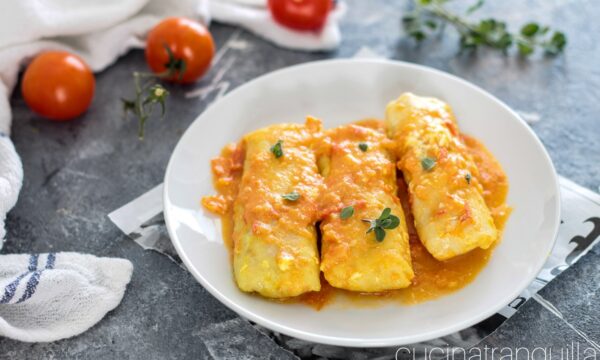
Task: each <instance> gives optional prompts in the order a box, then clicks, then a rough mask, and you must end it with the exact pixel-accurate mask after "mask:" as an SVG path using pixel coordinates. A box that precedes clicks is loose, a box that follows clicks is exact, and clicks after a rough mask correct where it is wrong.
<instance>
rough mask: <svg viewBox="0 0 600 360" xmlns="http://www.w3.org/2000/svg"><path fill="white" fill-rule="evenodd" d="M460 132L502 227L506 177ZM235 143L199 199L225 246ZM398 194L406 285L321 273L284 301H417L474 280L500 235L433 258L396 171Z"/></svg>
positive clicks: (379, 126)
mask: <svg viewBox="0 0 600 360" xmlns="http://www.w3.org/2000/svg"><path fill="white" fill-rule="evenodd" d="M355 124H358V125H361V126H364V127H369V128H371V129H375V130H378V131H381V132H383V131H385V125H384V123H383V122H382V121H379V120H376V119H367V120H361V121H358V122H356V123H355ZM461 136H462V140H463V141H464V143H465V145H466V146H467V148H468V150H469V152H470V154H471V156H472V157H473V160H474V161H475V163H476V165H477V168H478V170H479V178H478V180H479V182H480V183H481V185H482V187H483V197H484V200H485V202H486V205H487V206H488V207H489V209H490V212H491V215H492V218H493V220H494V223H495V226H496V227H497V229H498V230H499V231H501V230H502V229H503V227H504V224H505V222H506V220H507V219H508V217H509V215H510V211H511V209H510V207H509V206H508V205H507V204H506V197H507V194H508V179H507V177H506V175H505V173H504V171H503V170H502V167H501V166H500V164H499V163H498V161H497V160H496V159H495V158H494V156H493V155H492V154H491V153H490V152H489V151H488V150H487V149H486V147H485V146H484V145H483V144H482V143H481V142H479V141H478V140H477V139H475V138H473V137H471V136H468V135H464V134H462V135H461ZM240 147H241V145H229V146H228V147H225V148H224V149H223V151H222V153H221V155H220V156H219V157H217V158H215V159H214V160H213V162H212V171H213V176H214V183H215V188H216V190H217V193H218V195H215V196H210V197H205V198H203V199H202V204H203V205H204V206H205V207H206V208H207V209H209V210H211V211H213V212H215V213H217V214H219V215H220V216H221V218H222V224H223V228H222V231H223V239H224V241H225V244H226V245H227V246H228V247H229V248H230V249H231V244H232V242H231V236H232V232H233V220H232V217H233V212H232V209H231V207H232V204H233V200H234V199H235V197H236V193H237V188H238V186H239V180H240V178H241V167H242V164H243V150H242V149H241V148H240ZM398 196H399V198H400V200H401V202H402V206H403V208H404V213H405V216H406V223H407V226H408V233H409V241H410V252H411V258H412V265H413V270H414V274H415V276H414V278H413V280H412V283H411V286H409V287H408V288H405V289H400V290H393V291H384V292H379V293H361V292H353V291H347V290H341V289H337V288H334V287H332V286H331V285H329V284H328V283H327V281H326V280H325V279H324V277H323V276H322V275H321V290H320V291H315V292H308V293H305V294H303V295H300V296H298V297H296V298H291V299H287V300H285V301H287V302H300V303H303V304H306V305H308V306H310V307H312V308H315V309H317V310H319V309H321V308H323V307H324V306H327V304H330V303H331V302H332V301H333V300H334V299H343V300H348V301H349V303H350V304H351V305H355V306H359V307H363V306H367V307H369V306H378V305H380V304H381V303H382V302H383V303H387V302H390V301H391V302H399V303H402V304H417V303H421V302H424V301H428V300H433V299H436V298H439V297H441V296H444V295H447V294H450V293H453V292H455V291H458V290H460V289H461V288H463V287H465V286H466V285H468V284H469V283H470V282H471V281H473V280H474V279H475V278H476V277H477V274H479V272H480V271H481V270H482V269H483V268H484V267H485V265H486V264H487V263H488V261H489V259H490V257H491V255H492V252H493V250H494V247H495V245H497V243H498V242H499V241H500V240H498V241H497V242H496V244H494V245H493V246H491V247H490V248H488V249H485V250H483V249H474V250H472V251H471V252H468V253H466V254H464V255H460V256H457V257H454V258H452V259H450V260H446V261H439V260H436V259H435V258H434V257H433V256H431V255H430V254H429V252H428V251H427V250H426V249H425V247H424V246H423V245H422V243H421V241H420V240H419V238H418V235H417V232H416V230H415V228H414V225H413V224H414V221H413V218H412V214H411V212H410V207H409V205H408V194H407V189H406V183H405V182H404V180H403V179H402V176H401V175H399V177H398ZM279 301H281V300H279Z"/></svg>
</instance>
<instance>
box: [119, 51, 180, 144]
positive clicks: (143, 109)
mask: <svg viewBox="0 0 600 360" xmlns="http://www.w3.org/2000/svg"><path fill="white" fill-rule="evenodd" d="M164 47H165V50H166V51H167V55H168V56H169V59H168V61H167V63H166V64H165V67H166V70H165V71H163V72H161V73H158V74H154V73H148V72H141V71H134V72H133V84H134V88H135V97H134V98H133V99H123V98H122V99H121V102H122V104H123V112H124V114H125V117H127V115H128V114H129V113H132V114H133V115H134V116H135V117H136V118H137V119H138V122H139V129H138V136H139V138H140V140H142V139H144V128H145V125H146V120H148V118H150V116H151V115H152V113H153V112H154V108H155V105H157V104H158V105H160V110H161V114H160V116H161V119H162V118H164V117H165V111H166V100H167V97H168V96H169V92H168V91H167V90H166V89H165V88H164V87H163V86H162V85H160V84H158V83H155V81H154V80H155V79H158V80H162V79H172V78H173V77H174V76H176V75H178V79H181V78H182V77H183V74H184V73H185V70H186V64H185V61H184V60H183V59H178V58H176V57H175V55H174V54H173V52H172V51H171V48H169V47H168V46H167V45H166V44H165V45H164Z"/></svg>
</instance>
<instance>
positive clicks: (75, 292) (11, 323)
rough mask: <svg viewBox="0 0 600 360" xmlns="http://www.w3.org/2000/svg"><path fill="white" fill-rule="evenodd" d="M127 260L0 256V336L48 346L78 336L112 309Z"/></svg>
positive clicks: (121, 289)
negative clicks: (50, 343) (46, 343)
mask: <svg viewBox="0 0 600 360" xmlns="http://www.w3.org/2000/svg"><path fill="white" fill-rule="evenodd" d="M132 271H133V265H132V264H131V262H129V260H124V259H114V258H99V257H95V256H93V255H84V254H78V253H68V252H65V253H48V254H39V255H28V254H22V255H2V256H1V257H0V336H6V337H9V338H12V339H15V340H20V341H28V342H34V341H35V342H47V341H55V340H59V339H64V338H68V337H71V336H74V335H78V334H80V333H82V332H84V331H86V330H87V329H89V328H90V327H92V326H93V325H94V324H96V323H97V322H98V321H100V319H102V318H103V317H104V315H106V313H107V312H109V311H110V310H112V309H114V308H115V307H116V306H117V305H118V304H119V303H120V302H121V299H122V298H123V294H124V293H125V287H126V285H127V284H128V283H129V281H130V280H131V274H132Z"/></svg>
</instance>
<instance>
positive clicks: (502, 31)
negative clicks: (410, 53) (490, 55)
mask: <svg viewBox="0 0 600 360" xmlns="http://www.w3.org/2000/svg"><path fill="white" fill-rule="evenodd" d="M448 2H449V0H414V4H415V6H414V10H413V11H411V12H409V13H408V14H407V15H405V16H404V17H403V18H402V23H403V25H404V30H405V31H406V32H407V33H408V35H409V36H411V37H412V38H414V39H415V40H417V41H422V40H424V39H426V38H427V36H428V35H432V33H433V32H434V31H435V30H436V29H440V30H442V29H443V28H444V25H445V24H450V25H452V26H453V27H454V29H456V31H458V33H459V34H460V48H461V50H474V49H477V48H478V47H480V46H485V47H489V48H492V49H497V50H500V51H502V52H504V53H506V52H508V50H509V49H510V48H511V47H512V46H513V45H515V44H516V46H517V50H518V51H519V54H521V55H522V56H528V55H531V54H532V53H533V52H534V51H535V49H536V48H541V49H542V50H543V51H544V52H545V53H546V54H548V55H557V54H559V53H561V52H562V51H563V50H564V48H565V46H566V45H567V37H566V36H565V34H564V33H562V32H560V31H556V30H555V31H551V30H550V28H549V27H547V26H541V25H539V24H537V23H534V22H530V23H527V24H525V25H524V26H523V27H521V30H520V31H519V32H518V33H511V32H510V31H509V30H508V29H507V26H506V22H504V21H501V20H497V19H482V20H479V21H472V20H470V19H468V18H467V17H463V16H461V15H459V14H457V13H453V12H451V11H449V10H448V9H447V8H446V7H445V6H444V5H446V3H448ZM483 3H484V0H477V1H476V2H475V3H474V4H473V5H472V6H470V7H469V8H468V9H467V11H466V15H471V14H472V13H473V12H475V11H477V10H478V9H479V8H480V7H481V6H483Z"/></svg>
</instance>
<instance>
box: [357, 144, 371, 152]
mask: <svg viewBox="0 0 600 360" xmlns="http://www.w3.org/2000/svg"><path fill="white" fill-rule="evenodd" d="M358 148H359V149H360V150H361V151H362V152H366V151H367V150H369V144H367V143H364V142H361V143H359V144H358Z"/></svg>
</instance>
